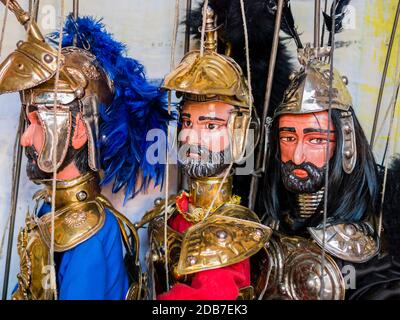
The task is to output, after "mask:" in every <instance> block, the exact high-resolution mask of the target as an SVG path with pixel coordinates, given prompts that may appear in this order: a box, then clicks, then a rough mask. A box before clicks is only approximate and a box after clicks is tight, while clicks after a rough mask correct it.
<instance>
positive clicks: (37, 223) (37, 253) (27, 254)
mask: <svg viewBox="0 0 400 320" xmlns="http://www.w3.org/2000/svg"><path fill="white" fill-rule="evenodd" d="M34 198H35V200H36V201H38V202H39V201H41V200H44V201H49V200H50V199H51V186H50V185H48V186H47V187H46V188H45V189H43V190H41V191H39V192H37V193H36V194H35V196H34ZM56 205H57V206H56V211H55V218H54V250H55V252H64V251H67V250H70V249H72V248H74V247H76V246H77V245H79V244H80V243H82V242H84V241H85V240H87V239H89V238H90V237H92V236H93V235H95V234H96V233H97V232H98V231H99V230H100V229H101V228H102V226H103V224H104V221H105V209H108V210H109V211H110V212H111V213H113V214H114V215H115V217H116V218H117V220H118V223H119V225H120V230H121V233H122V237H123V240H124V244H125V248H126V250H127V252H128V254H132V255H134V265H133V266H129V268H131V270H132V272H135V273H136V274H139V276H137V279H138V281H137V282H135V283H133V284H132V285H131V287H130V290H129V292H128V295H127V296H129V297H131V298H132V297H134V298H138V297H140V294H141V289H140V286H141V277H140V274H141V273H140V268H139V261H138V251H139V248H138V246H139V238H138V235H137V232H136V230H135V228H134V227H133V226H132V225H131V223H130V222H129V220H128V219H127V218H126V217H125V216H124V215H122V214H121V213H119V212H118V211H116V210H115V209H114V208H113V207H112V206H111V204H110V203H109V201H108V200H107V199H106V198H104V196H102V195H101V194H100V187H99V178H98V175H97V174H94V173H88V174H85V175H83V176H80V177H78V178H76V179H73V180H67V181H58V182H57V191H56ZM128 231H129V232H130V235H129V233H128ZM130 239H131V240H130ZM50 242H51V213H47V214H44V215H42V216H41V217H37V216H36V214H34V215H29V214H28V216H27V218H26V226H25V227H24V228H23V229H22V230H21V231H20V233H19V235H18V244H17V246H18V254H19V256H20V261H21V268H20V272H19V274H18V288H17V291H16V292H15V293H14V294H13V296H12V298H13V299H14V300H41V299H51V298H52V296H51V292H52V291H51V290H48V289H46V288H47V286H46V285H45V282H46V276H47V275H46V273H47V272H46V270H47V269H46V266H47V265H49V250H50V249H49V248H50ZM49 289H50V288H49Z"/></svg>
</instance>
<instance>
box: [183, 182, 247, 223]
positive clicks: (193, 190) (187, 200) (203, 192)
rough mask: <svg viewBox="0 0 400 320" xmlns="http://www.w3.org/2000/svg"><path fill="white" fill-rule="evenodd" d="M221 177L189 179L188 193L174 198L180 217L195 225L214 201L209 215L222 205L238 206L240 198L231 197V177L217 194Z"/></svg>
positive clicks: (201, 219)
mask: <svg viewBox="0 0 400 320" xmlns="http://www.w3.org/2000/svg"><path fill="white" fill-rule="evenodd" d="M222 180H223V177H205V178H191V179H190V180H189V193H186V192H183V193H181V194H180V195H179V196H177V197H176V205H177V206H176V208H177V210H178V212H180V213H181V214H182V216H183V217H184V218H185V219H186V220H187V221H190V222H193V223H197V222H201V221H203V220H204V217H205V215H206V214H207V211H208V208H209V207H210V205H211V202H212V201H213V199H214V196H215V194H217V193H218V196H217V197H216V199H215V202H214V204H213V207H212V208H211V213H213V212H215V211H216V210H217V209H218V208H220V207H221V206H222V205H224V204H228V203H231V204H239V203H240V197H238V196H235V195H232V176H229V177H227V178H226V180H225V182H224V183H223V184H222V187H221V190H220V191H219V192H218V189H219V186H220V184H221V182H222Z"/></svg>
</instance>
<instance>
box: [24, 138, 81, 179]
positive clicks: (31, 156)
mask: <svg viewBox="0 0 400 320" xmlns="http://www.w3.org/2000/svg"><path fill="white" fill-rule="evenodd" d="M87 153H88V152H87V145H85V146H83V147H82V148H81V149H79V150H76V149H74V148H73V147H71V146H70V147H69V148H68V151H67V154H66V155H65V159H64V161H63V163H62V165H61V166H60V168H58V170H57V172H59V171H61V170H63V169H64V168H65V167H66V166H68V165H69V164H71V162H72V161H75V164H76V166H77V168H78V170H79V172H80V173H81V174H84V173H86V172H88V170H89V165H88V158H87ZM25 155H26V157H27V158H28V163H27V165H26V174H27V176H28V178H29V180H32V181H36V180H37V181H41V180H49V179H51V178H52V177H53V174H52V173H51V172H50V173H47V172H44V171H42V170H40V168H39V166H38V164H37V163H38V157H39V155H38V153H37V152H36V150H35V148H34V147H33V146H29V147H26V148H25Z"/></svg>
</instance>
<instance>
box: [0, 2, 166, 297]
mask: <svg viewBox="0 0 400 320" xmlns="http://www.w3.org/2000/svg"><path fill="white" fill-rule="evenodd" d="M2 2H3V3H4V4H6V3H8V6H9V10H11V11H12V12H13V13H14V14H15V15H16V17H17V19H18V21H19V22H20V23H21V24H22V25H23V26H24V27H25V28H26V29H27V40H26V41H20V42H18V44H17V49H16V50H15V51H14V52H13V53H11V54H10V55H9V56H8V57H7V58H6V60H5V61H4V62H3V63H2V64H1V65H0V93H1V94H4V93H8V92H19V93H20V95H21V104H22V111H21V112H22V113H23V114H24V115H25V117H26V123H27V128H26V130H25V132H24V133H23V135H22V136H21V144H22V146H23V147H25V154H26V156H27V158H28V163H27V169H26V171H27V175H28V177H29V179H30V180H32V181H33V182H34V183H37V184H41V185H43V189H42V190H41V191H39V192H38V193H36V194H35V196H34V200H35V201H36V203H37V205H36V206H37V210H35V212H33V213H32V214H28V216H27V217H26V224H25V226H24V228H23V229H22V230H21V231H20V233H19V236H18V245H17V246H18V254H19V256H20V272H19V273H18V285H17V287H16V289H15V290H14V292H13V294H12V298H13V299H15V300H20V299H21V300H22V299H23V300H25V299H32V300H36V299H54V298H58V299H62V300H64V299H96V300H99V299H107V300H113V299H125V298H128V299H138V298H140V289H139V287H140V285H141V271H140V265H139V260H138V259H139V257H138V248H139V239H138V235H137V232H136V230H135V228H134V227H133V225H132V224H131V223H130V222H129V220H128V219H127V218H126V217H125V216H124V215H123V214H122V213H120V212H118V211H116V210H115V209H114V208H113V206H112V204H111V203H110V202H109V201H108V200H107V199H106V198H105V197H104V196H103V195H102V194H101V185H105V184H108V183H113V192H118V191H119V190H121V189H124V191H125V194H126V199H128V198H130V197H132V196H134V195H135V194H136V193H137V192H140V191H142V190H144V189H146V187H147V185H148V184H149V182H150V181H151V180H154V181H155V182H156V183H160V180H161V179H162V175H163V166H162V165H161V164H159V165H155V166H154V165H150V164H148V163H147V162H146V160H145V159H144V157H145V150H146V148H147V146H146V142H145V137H146V133H147V131H148V130H150V129H152V128H153V126H154V125H155V124H157V125H158V128H159V129H163V130H165V128H166V123H167V121H168V119H169V116H168V113H167V111H166V109H165V108H166V106H165V104H164V100H163V94H162V93H161V92H160V91H159V90H158V88H156V87H153V86H151V85H150V84H149V83H148V82H147V81H146V79H145V77H144V73H143V66H142V65H140V64H139V63H138V62H137V61H135V60H133V59H131V58H128V57H126V56H125V55H124V49H125V46H124V45H123V44H122V43H119V42H116V41H115V40H113V38H112V37H111V35H110V34H108V33H107V32H106V31H105V29H104V26H103V24H102V23H101V22H100V21H95V20H94V19H92V18H90V17H84V18H78V19H76V20H75V19H74V18H73V17H72V16H69V17H68V19H67V21H66V24H65V27H64V30H63V33H62V34H56V35H53V38H56V40H58V41H61V40H62V50H61V52H60V53H59V52H58V51H57V49H55V48H54V47H52V46H51V45H50V44H49V43H48V41H47V40H46V39H45V38H44V37H43V36H42V34H41V32H40V30H39V28H38V26H37V25H36V23H35V22H34V21H33V20H32V18H31V17H30V16H29V14H28V13H27V12H25V11H24V10H23V9H22V8H21V7H20V6H19V4H18V3H17V2H16V1H14V0H10V1H5V0H2ZM101 170H103V171H101ZM54 173H55V181H54V180H53V174H54ZM139 179H140V184H137V180H139ZM54 183H55V185H54ZM53 187H54V189H53ZM53 190H55V192H53ZM53 201H54V203H55V207H54V212H52V208H51V207H52V206H51V204H52V202H53ZM53 226H54V227H53ZM52 235H53V236H52ZM52 250H54V255H53V254H52ZM124 251H125V259H124ZM53 259H54V260H53ZM124 260H125V262H124ZM53 261H54V262H53ZM53 265H55V272H54V273H52V274H51V272H50V276H51V275H53V276H54V277H55V278H56V281H55V282H56V286H55V285H54V282H53V283H52V282H51V281H50V285H48V280H47V279H48V278H49V272H48V269H49V266H50V270H51V266H53ZM46 270H47V271H46Z"/></svg>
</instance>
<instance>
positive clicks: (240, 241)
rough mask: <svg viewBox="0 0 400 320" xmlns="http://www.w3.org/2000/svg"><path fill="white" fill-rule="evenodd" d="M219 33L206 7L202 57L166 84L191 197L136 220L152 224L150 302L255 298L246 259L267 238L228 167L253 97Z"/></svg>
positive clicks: (188, 61) (192, 56)
mask: <svg viewBox="0 0 400 320" xmlns="http://www.w3.org/2000/svg"><path fill="white" fill-rule="evenodd" d="M216 29H217V27H216V20H215V19H214V12H213V10H212V9H210V8H208V10H207V16H206V27H205V43H204V54H203V55H202V54H201V52H199V51H191V52H189V53H188V54H186V55H185V56H184V58H183V59H182V61H181V63H180V64H179V65H178V67H177V68H176V69H175V70H173V71H172V72H171V73H170V74H168V75H167V76H166V78H165V82H164V84H163V87H164V88H166V89H168V90H175V91H176V92H177V95H179V96H181V97H182V104H181V110H180V118H181V123H182V130H181V132H180V135H179V137H180V138H179V141H180V148H179V152H178V160H179V163H180V165H181V168H182V170H183V171H184V173H185V174H186V175H187V176H188V178H189V179H188V192H186V191H183V192H181V193H179V194H178V195H176V196H171V197H170V199H168V204H167V208H165V202H166V201H165V200H161V199H160V200H158V202H157V203H156V206H155V207H154V208H153V209H152V210H151V211H149V212H147V213H146V214H145V216H144V217H143V220H142V221H141V222H140V223H139V226H142V225H145V224H146V223H149V226H148V229H149V236H150V252H149V255H148V260H149V261H148V266H149V273H150V274H149V278H150V282H152V285H151V291H153V292H150V298H157V299H161V300H180V299H189V300H191V299H224V300H225V299H252V298H253V295H254V290H253V287H252V284H251V281H250V280H251V277H250V273H251V266H250V258H251V257H252V256H253V255H255V254H256V253H257V252H258V251H260V249H262V248H263V247H264V245H265V243H266V242H267V240H268V238H269V236H270V229H269V228H268V227H266V226H264V225H262V224H260V221H259V219H258V217H257V216H256V215H255V213H254V212H252V211H251V210H249V209H247V208H245V207H243V206H241V205H240V204H239V202H240V198H239V197H237V196H235V195H233V194H232V175H231V172H229V171H228V170H230V168H232V165H231V164H232V163H236V162H238V161H240V160H241V159H243V155H244V151H245V145H246V141H247V135H248V131H249V126H250V122H251V114H250V113H251V111H250V107H251V103H252V98H251V94H250V92H249V89H248V85H247V82H246V80H245V78H244V76H243V74H242V71H241V68H240V67H239V66H238V65H237V63H236V62H235V61H234V60H232V59H231V58H229V57H228V56H225V55H222V54H219V53H217V52H216V39H217V37H216ZM224 178H226V179H224ZM165 211H167V215H168V217H167V221H165V218H164V217H165ZM165 224H166V225H165ZM164 228H166V229H167V233H166V238H167V246H166V245H165V241H164V240H165V233H164V230H165V229H164ZM166 253H167V254H166ZM166 266H168V270H167V271H166ZM168 283H169V286H168V285H167V284H168Z"/></svg>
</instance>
